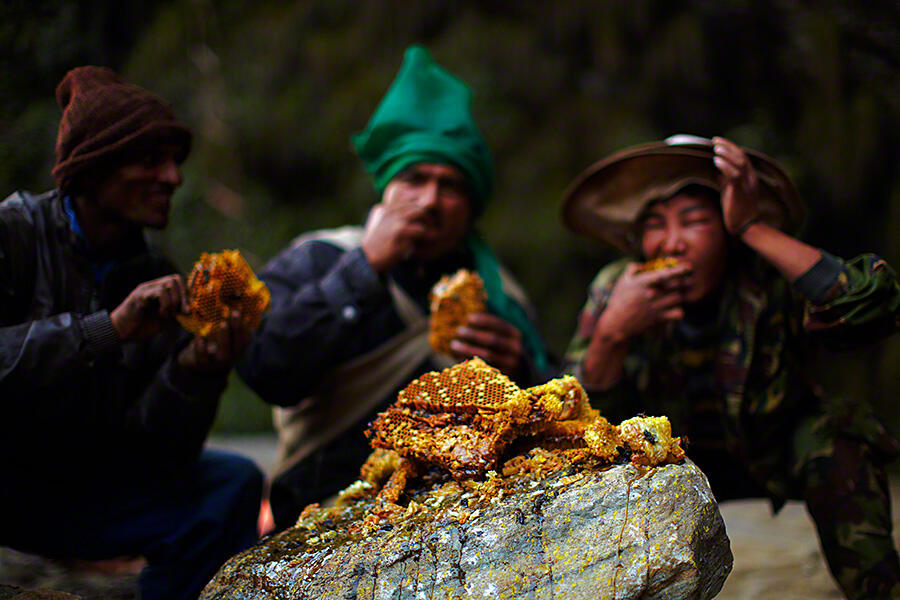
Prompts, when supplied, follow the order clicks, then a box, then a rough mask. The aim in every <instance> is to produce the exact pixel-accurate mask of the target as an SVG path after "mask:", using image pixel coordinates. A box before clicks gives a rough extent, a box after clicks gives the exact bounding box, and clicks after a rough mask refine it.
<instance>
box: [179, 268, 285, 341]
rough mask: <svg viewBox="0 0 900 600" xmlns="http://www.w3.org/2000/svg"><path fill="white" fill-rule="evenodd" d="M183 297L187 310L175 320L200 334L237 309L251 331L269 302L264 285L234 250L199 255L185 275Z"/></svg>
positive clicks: (205, 332)
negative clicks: (184, 297) (185, 300)
mask: <svg viewBox="0 0 900 600" xmlns="http://www.w3.org/2000/svg"><path fill="white" fill-rule="evenodd" d="M187 296H188V304H189V307H190V308H189V312H188V313H187V314H186V315H178V317H177V318H178V322H179V323H181V326H182V327H184V328H185V329H187V330H188V331H190V332H191V333H193V334H195V335H200V336H204V337H205V336H207V335H209V334H210V333H211V332H212V331H213V330H214V329H215V328H216V327H218V326H219V325H220V324H221V323H223V322H224V321H225V320H226V319H227V318H228V317H229V316H230V315H231V312H232V311H234V310H237V311H239V312H240V315H241V321H242V322H243V323H244V324H245V325H247V326H248V327H249V328H250V329H252V330H255V329H256V328H257V327H259V323H260V321H261V320H262V315H263V313H264V312H265V311H267V310H268V309H269V303H270V295H269V289H268V288H267V287H266V284H264V283H263V282H262V281H260V280H259V279H257V278H256V275H254V273H253V270H252V269H250V265H248V264H247V261H245V260H244V257H243V256H241V253H240V252H239V251H238V250H223V251H222V252H218V253H206V252H204V253H203V254H201V255H200V260H198V261H197V262H196V263H195V264H194V268H193V269H192V270H191V272H190V274H189V275H188V280H187Z"/></svg>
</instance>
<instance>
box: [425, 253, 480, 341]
mask: <svg viewBox="0 0 900 600" xmlns="http://www.w3.org/2000/svg"><path fill="white" fill-rule="evenodd" d="M429 300H430V303H431V319H430V333H429V335H428V342H429V343H430V344H431V347H432V348H433V349H434V351H435V352H441V353H443V354H450V342H451V340H453V338H455V337H456V330H457V328H459V327H461V326H462V325H465V324H466V320H467V319H468V318H469V315H470V314H472V313H477V312H484V311H485V309H486V302H487V293H486V292H485V290H484V282H482V280H481V277H479V276H478V274H477V273H474V272H472V271H469V270H467V269H460V270H459V271H457V272H456V273H454V274H453V275H444V276H443V277H441V279H440V281H438V282H437V283H436V284H435V286H434V288H432V290H431V294H430V295H429Z"/></svg>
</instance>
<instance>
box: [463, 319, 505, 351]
mask: <svg viewBox="0 0 900 600" xmlns="http://www.w3.org/2000/svg"><path fill="white" fill-rule="evenodd" d="M456 339H457V340H461V341H463V342H465V343H467V344H469V345H471V346H477V347H480V348H487V349H490V350H493V351H497V352H503V353H512V352H515V350H516V348H517V343H516V342H517V340H516V338H514V337H509V336H505V335H500V334H498V333H496V332H493V331H485V330H483V329H474V328H472V327H467V326H463V327H460V328H459V329H457V330H456ZM451 345H452V342H451Z"/></svg>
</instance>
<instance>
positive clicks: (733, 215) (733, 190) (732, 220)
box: [713, 137, 759, 235]
mask: <svg viewBox="0 0 900 600" xmlns="http://www.w3.org/2000/svg"><path fill="white" fill-rule="evenodd" d="M713 143H714V144H715V146H714V152H715V157H714V158H713V162H714V163H715V165H716V167H717V168H718V169H719V172H720V177H719V181H720V184H721V187H722V217H723V218H724V220H725V228H726V229H727V230H728V233H730V234H732V235H734V234H739V233H743V230H744V229H745V228H746V226H748V225H749V224H750V223H752V222H755V221H757V220H759V206H758V203H757V194H758V189H759V181H758V178H757V175H756V170H755V169H754V168H753V164H752V163H751V162H750V158H749V157H748V156H747V154H746V153H745V152H744V151H743V150H741V148H740V147H739V146H738V145H737V144H735V143H734V142H732V141H730V140H727V139H725V138H722V137H714V138H713Z"/></svg>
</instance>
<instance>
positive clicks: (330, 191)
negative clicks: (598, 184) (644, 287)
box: [0, 0, 900, 433]
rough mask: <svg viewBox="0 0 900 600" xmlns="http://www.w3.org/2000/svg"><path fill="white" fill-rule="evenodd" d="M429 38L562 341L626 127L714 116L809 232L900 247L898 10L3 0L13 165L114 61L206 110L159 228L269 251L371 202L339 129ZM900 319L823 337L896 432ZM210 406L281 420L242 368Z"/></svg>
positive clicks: (37, 158)
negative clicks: (61, 104) (599, 166)
mask: <svg viewBox="0 0 900 600" xmlns="http://www.w3.org/2000/svg"><path fill="white" fill-rule="evenodd" d="M413 42H418V43H424V44H426V45H427V46H428V47H429V48H430V49H431V50H432V52H433V54H434V55H435V57H436V58H437V60H438V61H439V62H441V63H442V64H444V65H445V66H447V67H448V68H449V69H450V70H452V71H454V72H455V73H457V74H459V75H460V76H461V77H462V78H463V79H464V80H466V81H467V82H468V83H469V84H470V85H471V86H472V88H473V89H474V92H475V106H474V110H475V113H476V117H477V119H478V121H479V123H480V125H481V127H482V129H483V131H484V133H485V136H486V137H487V139H488V142H489V144H490V145H491V147H492V148H493V150H494V153H495V158H496V162H497V165H498V169H497V193H496V196H495V198H494V201H493V204H492V205H491V206H490V207H489V208H488V210H487V213H486V214H485V216H484V218H483V220H482V223H481V227H482V229H483V231H484V232H485V234H486V237H487V238H488V239H489V240H490V242H491V243H492V244H493V245H494V246H495V248H496V249H497V251H498V254H499V255H500V256H501V257H502V258H503V259H504V260H505V261H506V262H507V263H508V264H509V265H510V266H511V267H512V269H513V270H514V272H516V273H518V274H519V275H520V277H521V279H522V281H523V283H524V284H525V286H526V288H527V289H528V290H529V292H530V293H531V294H532V296H533V299H534V300H535V303H536V304H537V305H538V307H539V309H540V311H541V315H542V319H543V328H544V332H545V335H546V338H547V340H548V343H549V345H550V347H551V349H552V350H553V351H554V352H555V353H557V354H561V353H562V352H563V350H564V348H565V344H566V342H567V341H568V338H569V336H570V335H571V332H572V330H573V328H574V320H575V315H576V313H577V311H578V309H579V307H580V305H581V303H582V302H583V300H584V291H585V289H586V286H587V284H588V282H589V281H590V279H591V278H592V276H593V275H594V273H595V272H596V270H597V269H598V268H599V267H600V266H601V265H602V264H603V263H604V262H606V261H607V260H609V259H611V258H613V256H614V255H613V254H612V253H611V252H610V251H608V250H606V249H604V248H602V247H599V246H598V245H596V244H594V243H592V242H590V241H589V240H583V239H576V238H574V237H573V236H571V235H569V234H568V233H567V232H566V231H565V230H564V229H563V227H562V226H561V224H560V221H559V218H558V211H559V201H560V198H561V193H562V190H563V189H564V188H565V186H566V185H567V184H568V182H569V181H570V180H571V179H572V178H573V177H574V176H575V175H576V174H577V173H578V172H579V171H580V170H581V169H583V168H584V167H586V166H587V165H589V164H590V163H592V162H593V161H595V160H597V159H599V158H600V157H602V156H603V155H605V154H607V153H609V152H611V151H614V150H616V149H618V148H620V147H623V146H625V145H628V144H632V143H638V142H644V141H649V140H653V139H660V138H662V137H665V136H668V135H671V134H673V133H681V132H690V133H696V134H700V135H707V136H709V135H716V134H721V135H725V136H728V137H731V138H732V139H734V140H736V141H737V142H739V143H741V144H745V145H748V146H752V147H754V148H757V149H760V150H762V151H764V152H766V153H768V154H769V155H771V156H773V157H775V158H776V159H778V160H779V161H781V162H782V163H783V164H784V166H785V167H786V168H787V169H788V170H789V172H790V173H791V175H792V176H793V177H794V179H795V181H796V182H797V184H798V186H799V187H800V189H801V192H802V193H803V195H804V197H805V198H806V200H807V202H808V205H809V208H810V215H809V218H808V221H807V226H806V229H805V232H804V237H805V239H807V240H809V241H810V242H812V243H814V244H816V245H820V246H822V247H824V248H826V249H828V250H830V251H831V252H833V253H835V254H837V255H840V256H845V257H850V256H853V255H855V254H857V253H859V252H862V251H865V250H870V251H874V252H877V253H879V254H881V255H882V256H884V257H885V258H887V259H888V261H889V262H890V263H892V264H893V265H894V266H895V267H898V266H900V169H898V166H900V160H898V159H900V154H898V149H897V148H898V146H897V145H898V141H900V136H898V133H900V126H898V125H900V118H898V117H900V77H898V71H900V9H898V6H897V5H896V3H892V2H884V3H857V2H849V1H848V2H828V1H823V2H816V3H812V2H789V1H786V0H784V1H778V0H768V1H766V0H757V1H751V0H747V1H743V2H742V1H730V2H709V1H702V0H694V1H677V0H667V1H665V2H653V1H645V0H615V1H607V2H586V1H576V0H557V1H556V2H553V3H525V2H511V1H500V0H498V1H478V2H474V1H473V2H450V1H449V0H446V1H441V0H439V1H434V2H428V3H415V2H406V1H401V0H371V1H350V0H309V1H305V2H287V1H268V2H242V1H238V0H222V1H214V0H172V1H169V2H150V1H148V0H133V1H131V2H121V1H115V2H114V1H112V0H97V1H94V2H64V1H62V0H45V1H43V2H41V1H29V0H7V2H5V3H4V4H3V6H2V8H0V48H2V54H0V61H2V68H0V182H2V184H3V187H4V188H5V189H6V190H7V192H12V191H13V190H14V189H17V188H24V189H31V190H34V191H39V190H43V189H46V188H49V187H51V186H52V184H53V182H52V178H51V177H50V169H51V167H52V164H53V145H54V140H55V133H56V126H57V123H58V120H59V109H58V108H57V107H56V104H55V102H54V97H53V90H54V88H55V85H56V83H57V82H58V81H59V80H60V78H61V77H62V76H63V74H64V73H65V72H66V71H67V70H68V69H69V68H71V67H74V66H77V65H81V64H101V65H108V66H111V67H113V68H114V69H116V70H118V71H119V72H121V73H122V74H123V75H124V76H125V77H126V79H129V80H131V81H134V82H136V83H139V84H140V85H143V86H145V87H146V88H148V89H151V90H153V91H155V92H157V93H159V94H160V95H161V96H163V97H165V98H166V99H168V100H169V101H171V102H172V103H173V104H174V105H175V107H176V111H177V112H178V114H179V115H180V116H181V117H182V118H183V119H184V120H185V121H186V122H187V123H189V124H190V125H191V126H192V127H193V128H194V130H195V134H196V137H195V145H194V152H193V153H192V155H191V157H190V159H189V160H188V162H187V163H186V164H185V169H184V170H185V185H184V186H183V188H182V190H181V191H180V192H179V194H178V195H177V197H176V203H175V206H174V210H173V214H172V220H171V224H170V226H169V228H168V229H167V230H166V231H165V232H163V233H162V234H160V235H158V236H157V241H158V242H159V243H160V244H162V245H163V246H164V247H165V248H166V249H167V250H168V252H169V253H170V254H171V255H172V256H173V257H175V258H176V260H177V261H178V263H179V264H180V265H181V266H182V267H183V268H184V269H185V270H187V269H189V268H190V266H191V264H192V263H193V261H194V260H195V259H196V257H197V256H198V255H199V254H200V252H202V251H212V250H218V249H222V248H234V247H236V248H240V249H241V250H242V251H243V252H244V253H245V255H246V256H248V259H249V260H250V262H251V264H252V265H253V266H254V267H260V266H261V265H262V264H264V262H265V261H266V260H267V259H268V258H270V257H271V256H272V255H273V254H274V253H275V252H277V251H278V250H279V249H280V248H282V247H283V246H284V245H285V244H286V243H287V242H288V241H289V240H290V239H291V238H292V237H293V236H295V235H297V234H298V233H300V232H302V231H305V230H309V229H313V228H317V227H323V226H333V225H338V224H342V223H345V222H361V221H362V220H363V219H364V218H365V214H366V210H367V207H368V206H369V205H370V204H371V203H372V201H373V200H374V198H373V192H372V190H371V185H370V183H369V181H368V179H367V177H366V176H365V174H364V173H363V172H362V169H361V168H360V165H359V163H358V161H357V159H356V157H355V155H354V154H353V152H352V150H351V148H350V145H349V141H348V139H349V136H350V134H351V133H353V132H355V131H358V130H359V129H361V128H362V127H363V126H364V125H365V123H366V121H367V119H368V117H369V115H370V114H371V112H372V110H373V109H374V107H375V105H376V104H377V102H378V100H379V99H380V97H381V95H382V94H383V93H384V91H385V89H386V88H387V86H388V84H389V83H390V81H391V79H392V78H393V76H394V74H395V72H396V70H397V68H398V66H399V64H400V60H401V56H402V52H403V50H404V48H405V47H406V46H407V45H408V44H410V43H413ZM898 337H900V336H895V337H894V338H893V339H891V340H889V341H888V342H886V343H882V344H879V345H877V346H875V347H873V348H872V349H870V350H866V351H864V352H859V353H855V354H853V355H852V356H846V355H842V356H830V355H824V354H823V356H822V357H821V369H820V373H821V376H822V378H823V379H824V380H825V382H826V383H827V384H828V385H830V386H831V388H832V389H833V390H834V391H835V392H836V393H839V394H844V395H856V396H860V395H861V396H865V397H868V398H870V399H871V400H872V401H873V402H874V403H875V404H876V406H877V407H878V408H879V409H880V411H881V412H882V414H883V415H884V420H885V422H886V423H887V424H888V426H889V427H890V428H891V429H892V431H894V432H895V433H898V432H900V421H898V416H897V413H898V411H897V409H896V406H897V404H898V399H900V375H898V368H900V339H898ZM233 383H234V385H232V386H231V387H230V389H229V391H228V392H227V395H226V399H225V402H224V403H223V407H222V410H221V411H220V416H219V421H218V424H217V427H218V428H219V429H220V430H227V431H252V430H259V429H264V428H266V427H268V426H269V425H268V423H269V421H268V410H267V409H266V408H265V407H264V405H263V404H262V403H261V402H260V401H259V400H258V399H257V398H256V397H255V396H254V395H253V394H252V393H251V392H250V391H249V390H247V389H246V388H245V387H243V386H242V385H241V384H240V382H239V381H238V380H237V378H234V382H233Z"/></svg>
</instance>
